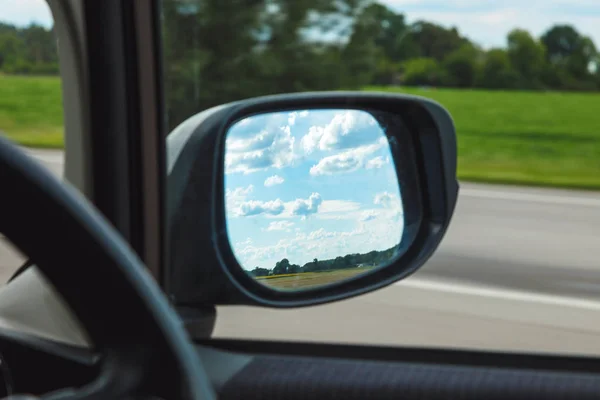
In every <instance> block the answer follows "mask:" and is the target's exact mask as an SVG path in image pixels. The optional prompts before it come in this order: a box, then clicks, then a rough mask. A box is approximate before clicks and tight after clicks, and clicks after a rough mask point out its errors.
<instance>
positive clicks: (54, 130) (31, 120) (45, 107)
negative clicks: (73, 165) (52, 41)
mask: <svg viewBox="0 0 600 400" xmlns="http://www.w3.org/2000/svg"><path fill="white" fill-rule="evenodd" d="M0 134H2V135H4V136H6V137H8V138H9V139H11V140H13V141H14V142H16V143H18V144H20V145H23V146H28V147H40V148H62V147H63V146H64V140H63V104H62V91H61V86H60V79H59V78H58V77H37V76H35V77H32V76H12V75H3V74H0Z"/></svg>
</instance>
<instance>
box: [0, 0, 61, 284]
mask: <svg viewBox="0 0 600 400" xmlns="http://www.w3.org/2000/svg"><path fill="white" fill-rule="evenodd" d="M0 10H1V11H0V135H2V136H4V137H7V138H8V139H10V140H11V141H13V142H15V143H16V144H18V145H20V146H21V148H22V149H23V150H24V151H25V152H27V153H28V154H29V155H31V156H32V157H33V158H34V159H35V160H36V161H38V162H39V163H41V164H42V165H43V166H45V167H46V168H48V169H49V170H50V171H51V172H52V173H53V174H55V175H56V176H57V177H62V175H63V160H64V155H63V144H64V141H63V139H64V134H63V105H62V104H63V103H62V92H61V77H60V74H59V69H58V52H57V46H58V43H57V41H56V37H55V35H54V32H53V24H54V22H53V19H52V14H51V13H50V9H49V7H48V4H47V3H46V1H45V0H30V1H20V0H0ZM2 190H10V188H2V189H0V193H1V192H2ZM24 262H25V257H24V256H23V255H22V254H21V253H20V252H19V251H18V250H16V249H15V248H14V247H13V246H12V245H10V244H9V242H8V241H7V239H6V238H5V237H3V236H1V235H0V285H1V284H4V283H6V282H7V281H8V279H9V278H10V277H11V276H12V274H13V273H14V272H16V271H17V269H18V268H19V267H20V266H21V265H22V264H23V263H24Z"/></svg>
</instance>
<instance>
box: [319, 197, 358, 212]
mask: <svg viewBox="0 0 600 400" xmlns="http://www.w3.org/2000/svg"><path fill="white" fill-rule="evenodd" d="M359 208H360V203H359V202H357V201H350V200H325V201H323V204H322V205H321V207H320V208H319V214H328V213H345V212H351V211H356V210H358V209H359Z"/></svg>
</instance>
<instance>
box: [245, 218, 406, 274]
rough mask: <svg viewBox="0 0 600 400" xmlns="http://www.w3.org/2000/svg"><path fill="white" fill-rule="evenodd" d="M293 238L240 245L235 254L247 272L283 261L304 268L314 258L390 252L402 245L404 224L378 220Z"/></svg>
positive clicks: (293, 235)
mask: <svg viewBox="0 0 600 400" xmlns="http://www.w3.org/2000/svg"><path fill="white" fill-rule="evenodd" d="M281 222H283V221H281ZM288 232H291V231H288ZM289 235H290V236H288V237H286V238H280V239H279V240H278V241H277V242H276V243H274V244H272V245H267V246H255V245H252V244H248V245H240V246H236V247H235V249H234V252H235V255H236V257H238V259H239V260H240V263H241V265H242V266H243V267H245V268H247V269H251V268H254V267H255V266H257V265H258V266H261V267H265V268H273V267H274V266H275V263H276V262H277V261H280V260H281V259H283V258H288V259H289V260H290V262H292V263H296V264H299V265H304V264H305V263H307V262H309V261H312V260H313V259H314V258H317V259H319V260H325V259H332V258H335V257H337V256H340V255H341V256H344V255H346V254H351V253H362V254H364V253H368V252H369V251H372V250H384V249H388V248H390V247H392V246H394V245H397V244H398V243H399V241H400V238H401V236H402V225H401V224H398V223H397V222H394V221H390V220H389V219H386V218H376V219H375V220H370V222H368V223H364V222H363V223H361V224H359V226H358V227H356V228H355V229H352V230H348V231H330V230H327V229H325V228H324V227H321V228H319V229H315V230H313V231H311V232H309V233H304V232H298V231H296V232H295V233H290V234H289Z"/></svg>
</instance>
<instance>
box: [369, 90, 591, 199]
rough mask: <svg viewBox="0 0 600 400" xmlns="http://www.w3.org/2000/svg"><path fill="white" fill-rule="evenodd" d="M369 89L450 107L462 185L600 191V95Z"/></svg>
mask: <svg viewBox="0 0 600 400" xmlns="http://www.w3.org/2000/svg"><path fill="white" fill-rule="evenodd" d="M366 89H367V90H376V91H387V92H392V91H393V92H396V91H397V92H404V93H410V94H416V95H420V96H424V97H428V98H431V99H433V100H435V101H437V102H439V103H440V104H442V105H443V106H445V107H446V108H447V109H448V111H450V113H451V114H452V117H453V119H454V123H455V125H456V131H457V139H458V157H459V158H458V175H459V178H460V179H461V180H465V181H479V182H496V183H512V184H523V185H536V186H537V185H540V186H556V187H572V188H583V189H600V93H597V94H585V93H557V92H549V93H540V92H537V93H536V92H509V91H502V92H490V91H482V90H445V89H431V90H423V89H410V90H398V89H392V88H382V87H369V88H366Z"/></svg>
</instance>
